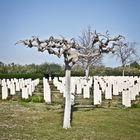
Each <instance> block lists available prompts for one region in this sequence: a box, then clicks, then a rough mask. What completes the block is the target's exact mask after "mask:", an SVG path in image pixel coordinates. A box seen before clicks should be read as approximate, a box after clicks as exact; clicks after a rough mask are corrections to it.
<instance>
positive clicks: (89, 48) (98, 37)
mask: <svg viewBox="0 0 140 140" xmlns="http://www.w3.org/2000/svg"><path fill="white" fill-rule="evenodd" d="M120 38H122V36H118V37H114V38H111V37H110V35H109V33H108V31H106V33H105V34H104V35H103V34H100V33H97V32H96V31H92V30H91V27H90V26H89V27H88V28H87V30H85V31H84V32H83V33H82V35H81V36H80V37H79V42H80V43H79V44H80V46H82V47H81V49H80V52H81V53H82V54H88V53H89V52H91V53H93V54H94V53H95V52H96V51H97V50H99V53H98V54H97V55H95V56H93V57H89V58H85V57H83V58H81V59H79V62H81V63H82V65H83V66H84V68H85V76H86V78H87V79H88V76H89V67H90V66H91V65H97V64H100V63H101V62H102V59H103V53H109V52H114V47H115V46H116V45H117V42H118V41H119V40H120ZM100 48H101V50H100Z"/></svg>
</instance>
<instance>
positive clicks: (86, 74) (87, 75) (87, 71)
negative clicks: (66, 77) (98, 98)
mask: <svg viewBox="0 0 140 140" xmlns="http://www.w3.org/2000/svg"><path fill="white" fill-rule="evenodd" d="M85 76H86V79H87V80H88V77H89V66H87V67H86V70H85Z"/></svg>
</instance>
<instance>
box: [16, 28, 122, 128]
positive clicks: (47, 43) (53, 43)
mask: <svg viewBox="0 0 140 140" xmlns="http://www.w3.org/2000/svg"><path fill="white" fill-rule="evenodd" d="M92 34H93V35H94V36H93V38H92V40H91V42H90V43H91V44H92V46H96V48H95V49H94V50H92V51H88V52H87V53H86V54H83V53H81V50H82V48H83V47H82V46H80V45H79V44H78V43H77V42H76V41H75V40H74V39H71V40H70V41H68V40H66V39H64V38H62V39H56V38H54V37H50V38H49V39H47V40H40V39H39V38H38V37H35V36H33V37H32V38H31V39H26V40H20V41H18V42H17V43H16V44H19V43H21V44H23V45H25V46H27V47H29V48H32V47H37V48H38V51H41V52H43V51H48V53H49V54H54V55H56V56H58V57H61V56H63V57H64V63H65V94H66V97H65V110H64V120H63V128H65V129H67V128H70V127H71V124H70V119H71V118H70V116H71V98H70V97H71V96H70V95H71V94H70V84H71V68H72V66H73V65H74V64H75V63H76V62H77V61H78V60H79V59H81V58H86V59H89V58H96V57H98V56H99V55H101V53H108V52H110V51H113V49H114V46H115V45H114V44H113V42H116V41H119V40H121V39H122V38H123V37H122V36H121V35H119V36H117V37H114V38H110V37H109V36H108V34H106V36H105V35H101V34H99V33H96V31H95V32H94V33H92ZM100 36H102V37H104V38H105V39H106V40H104V39H103V38H102V39H101V38H100ZM110 42H112V45H111V46H109V43H110ZM95 44H96V45H95ZM83 49H84V48H83Z"/></svg>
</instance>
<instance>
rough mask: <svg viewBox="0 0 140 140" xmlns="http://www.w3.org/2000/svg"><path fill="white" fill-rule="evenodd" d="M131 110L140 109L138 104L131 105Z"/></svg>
mask: <svg viewBox="0 0 140 140" xmlns="http://www.w3.org/2000/svg"><path fill="white" fill-rule="evenodd" d="M131 108H140V104H138V103H133V104H132V105H131Z"/></svg>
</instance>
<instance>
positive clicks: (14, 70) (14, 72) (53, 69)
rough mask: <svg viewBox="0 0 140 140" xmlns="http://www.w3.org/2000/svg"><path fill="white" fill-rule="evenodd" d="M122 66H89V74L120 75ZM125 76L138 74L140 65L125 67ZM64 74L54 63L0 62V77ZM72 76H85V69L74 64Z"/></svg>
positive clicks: (133, 64) (135, 63) (33, 76)
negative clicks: (23, 63) (22, 63)
mask: <svg viewBox="0 0 140 140" xmlns="http://www.w3.org/2000/svg"><path fill="white" fill-rule="evenodd" d="M122 70H123V67H116V68H110V67H105V66H90V71H89V75H90V76H97V75H98V76H122ZM125 75H126V76H140V65H139V63H138V62H136V61H135V62H133V63H131V64H130V65H127V66H126V68H125ZM49 76H51V77H52V78H53V77H59V76H64V67H63V66H61V65H59V64H55V63H52V64H50V63H47V62H45V63H43V64H29V65H19V64H14V63H10V64H4V63H3V62H0V78H33V79H35V78H42V77H47V78H48V77H49ZM72 76H85V70H84V69H83V67H82V66H81V65H75V66H74V67H73V70H72Z"/></svg>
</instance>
